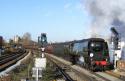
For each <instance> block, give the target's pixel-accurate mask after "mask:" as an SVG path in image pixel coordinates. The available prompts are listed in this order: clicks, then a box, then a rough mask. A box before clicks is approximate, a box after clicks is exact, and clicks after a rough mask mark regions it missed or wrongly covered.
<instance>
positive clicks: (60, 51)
mask: <svg viewBox="0 0 125 81" xmlns="http://www.w3.org/2000/svg"><path fill="white" fill-rule="evenodd" d="M48 50H49V52H50V51H51V53H53V54H55V55H56V56H59V57H62V58H64V59H66V60H69V61H71V62H72V64H79V65H81V66H83V67H85V68H87V69H90V70H92V71H95V70H101V71H103V70H106V69H109V68H110V66H111V63H110V57H109V50H108V45H107V42H106V41H105V40H104V39H102V38H89V39H83V40H76V41H70V42H65V43H55V44H51V46H50V45H49V49H46V51H48Z"/></svg>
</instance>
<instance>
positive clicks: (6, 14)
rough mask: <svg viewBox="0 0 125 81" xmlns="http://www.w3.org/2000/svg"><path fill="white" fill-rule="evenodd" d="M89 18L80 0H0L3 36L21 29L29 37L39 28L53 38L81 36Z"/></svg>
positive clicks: (86, 30) (62, 39) (84, 31)
mask: <svg viewBox="0 0 125 81" xmlns="http://www.w3.org/2000/svg"><path fill="white" fill-rule="evenodd" d="M90 19H91V18H90V16H89V15H88V14H87V12H86V11H85V10H84V8H83V3H82V1H81V0H0V35H1V36H3V37H4V38H5V39H9V38H12V37H13V36H14V35H19V36H22V35H23V34H24V33H25V32H29V33H31V35H32V39H33V40H37V37H38V35H40V33H43V32H45V33H47V37H48V41H53V42H55V41H67V40H74V39H82V38H85V37H87V33H88V30H89V26H88V25H89V23H90Z"/></svg>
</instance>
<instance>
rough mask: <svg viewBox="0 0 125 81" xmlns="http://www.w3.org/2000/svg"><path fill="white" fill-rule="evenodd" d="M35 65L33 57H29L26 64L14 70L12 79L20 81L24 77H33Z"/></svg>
mask: <svg viewBox="0 0 125 81" xmlns="http://www.w3.org/2000/svg"><path fill="white" fill-rule="evenodd" d="M32 67H33V60H32V57H30V58H29V60H27V61H26V62H25V63H24V64H21V65H20V66H19V67H17V68H16V69H14V70H13V72H12V81H20V79H22V78H29V79H30V78H32V77H31V71H32Z"/></svg>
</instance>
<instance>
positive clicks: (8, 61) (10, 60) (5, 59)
mask: <svg viewBox="0 0 125 81" xmlns="http://www.w3.org/2000/svg"><path fill="white" fill-rule="evenodd" d="M26 54H27V53H26V52H16V53H13V54H7V55H6V56H5V55H4V56H1V57H0V72H1V71H3V70H4V69H6V68H7V67H9V66H11V65H13V64H14V63H16V62H17V61H18V60H20V59H22V58H23V57H25V56H26Z"/></svg>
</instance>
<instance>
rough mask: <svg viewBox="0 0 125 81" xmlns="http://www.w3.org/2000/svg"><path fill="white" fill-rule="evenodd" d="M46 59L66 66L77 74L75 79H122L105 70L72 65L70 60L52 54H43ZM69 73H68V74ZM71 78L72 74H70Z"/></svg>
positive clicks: (107, 80)
mask: <svg viewBox="0 0 125 81" xmlns="http://www.w3.org/2000/svg"><path fill="white" fill-rule="evenodd" d="M45 55H46V57H47V58H48V59H51V60H53V61H54V62H55V63H57V64H58V65H59V66H63V67H67V68H69V69H71V71H72V72H74V73H75V76H78V77H77V78H78V80H76V79H75V80H76V81H124V79H120V78H118V77H114V76H112V75H110V74H108V73H106V72H91V71H89V70H86V69H84V68H82V67H80V66H78V65H72V63H71V62H69V61H66V60H64V59H61V58H58V57H56V56H54V55H52V54H47V53H46V54H45ZM69 75H70V74H69ZM71 78H73V76H71Z"/></svg>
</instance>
